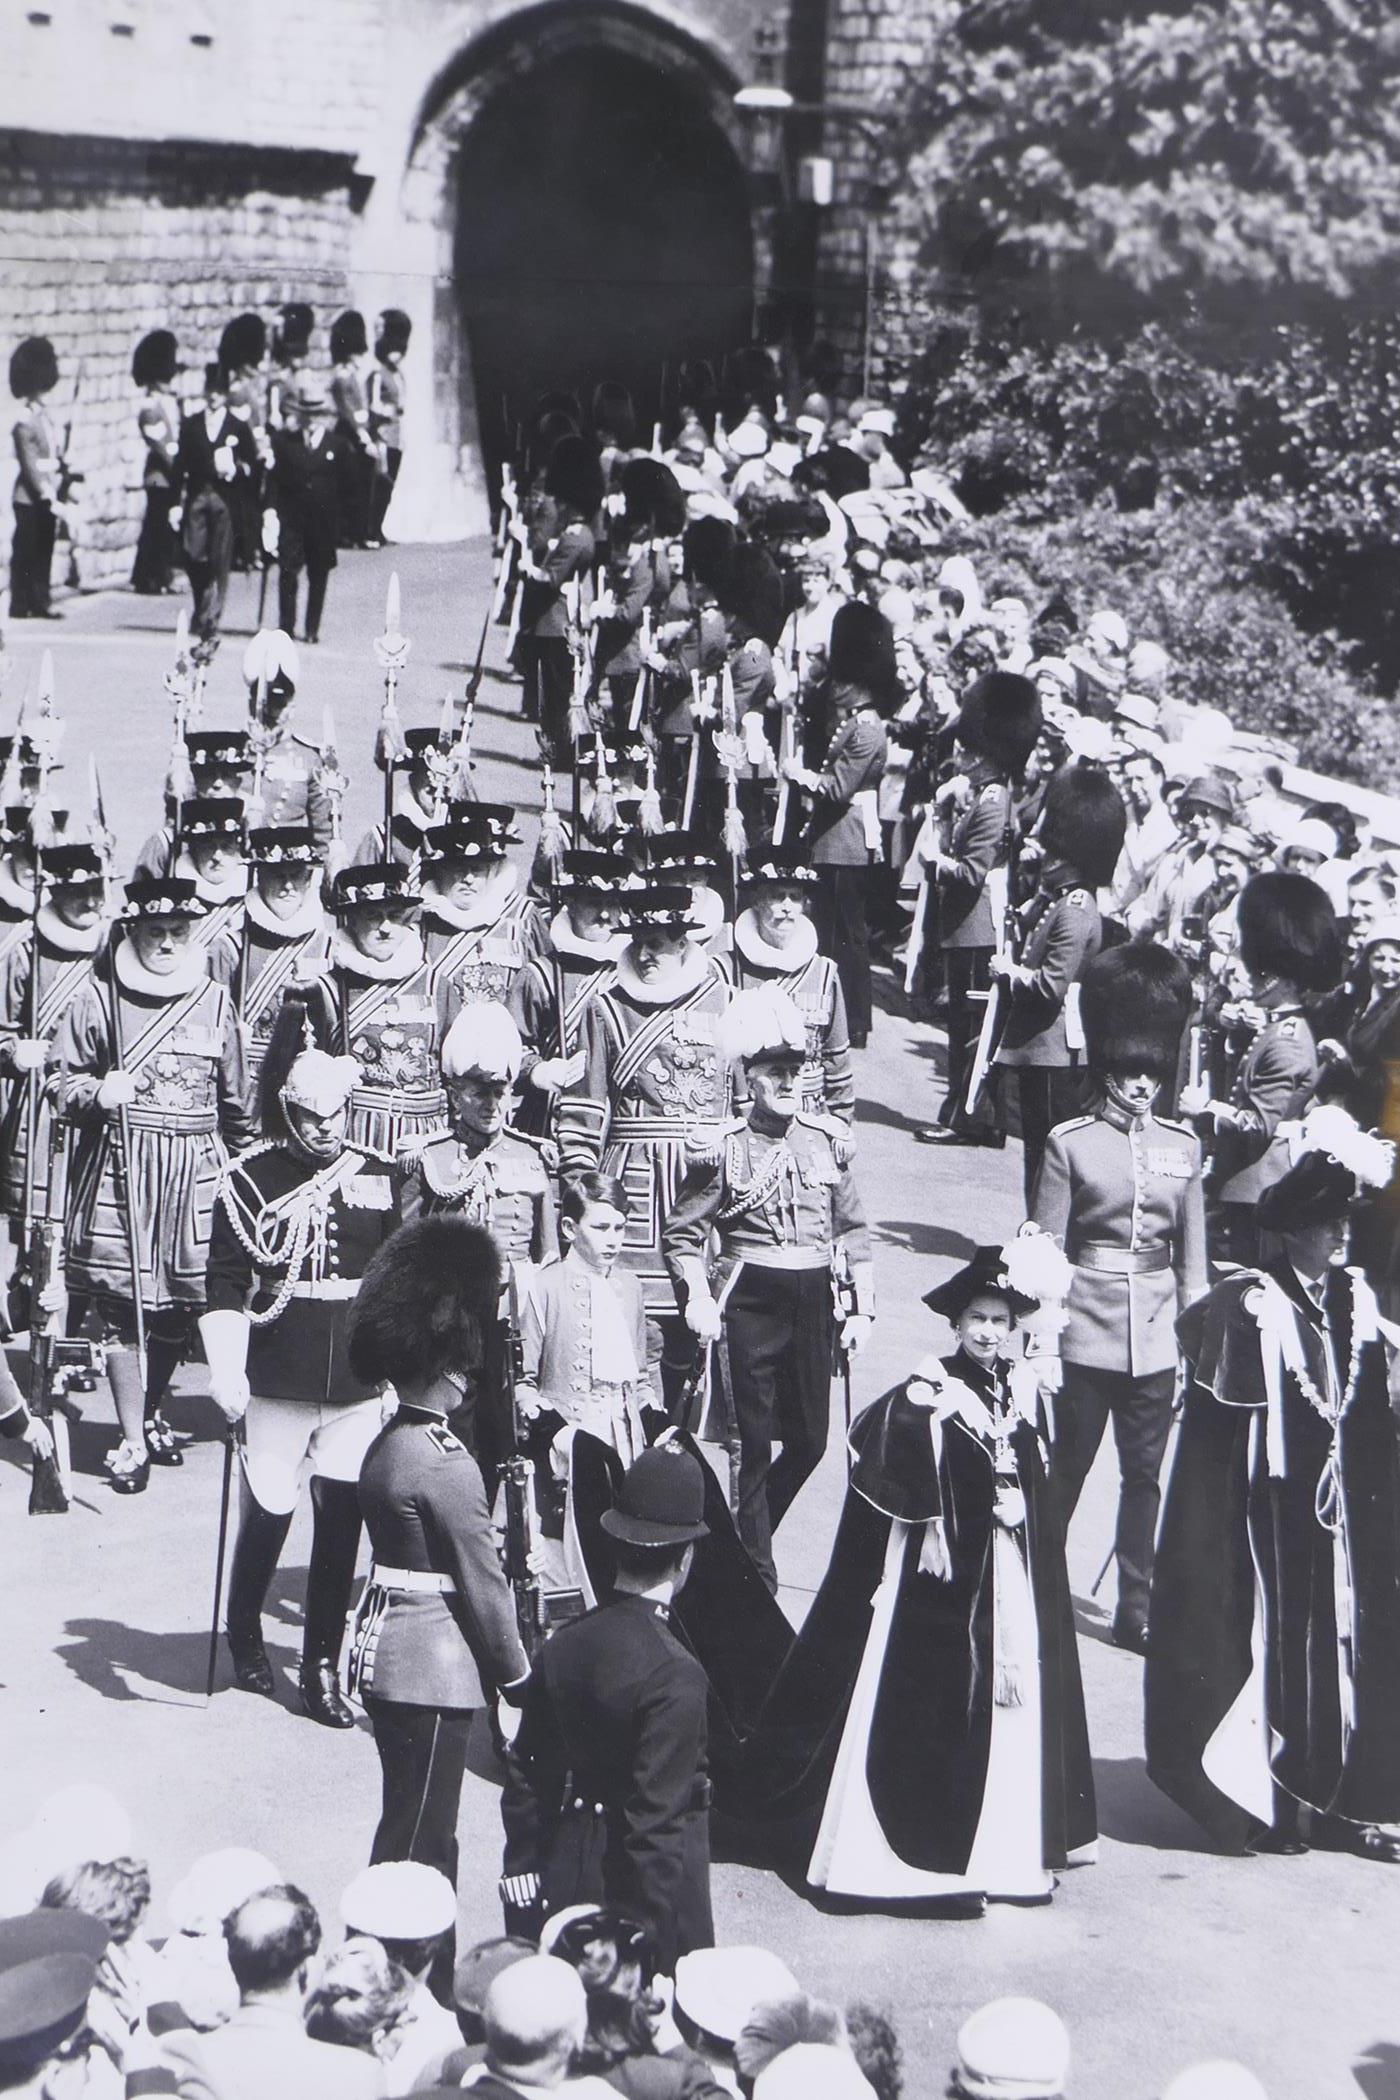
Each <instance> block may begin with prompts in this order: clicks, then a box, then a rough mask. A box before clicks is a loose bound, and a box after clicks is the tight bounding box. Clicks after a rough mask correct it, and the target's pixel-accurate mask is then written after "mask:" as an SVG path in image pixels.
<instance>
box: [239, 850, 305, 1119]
mask: <svg viewBox="0 0 1400 2100" xmlns="http://www.w3.org/2000/svg"><path fill="white" fill-rule="evenodd" d="M248 860H249V864H250V866H251V869H252V876H253V881H252V887H251V888H250V889H249V891H248V894H247V896H246V897H245V898H244V900H243V917H242V923H241V924H240V925H238V926H236V927H235V928H234V929H233V931H232V933H231V935H230V936H228V937H227V939H228V944H229V950H230V952H229V955H228V960H227V964H226V968H225V977H226V982H227V983H228V984H229V985H230V986H231V988H232V991H233V1004H234V1011H235V1012H236V1014H237V1015H238V1018H239V1020H240V1021H241V1022H242V1024H243V1032H244V1038H245V1042H246V1046H247V1055H248V1069H249V1072H250V1074H251V1075H252V1077H253V1078H254V1079H255V1080H256V1078H257V1075H258V1073H259V1071H260V1070H261V1068H262V1061H263V1057H264V1056H265V1054H266V1051H267V1045H268V1042H269V1040H270V1038H271V1035H272V1031H273V1027H274V1026H275V1024H276V1021H277V1016H278V1014H279V1013H280V1012H281V1010H282V1002H283V1000H284V999H285V998H286V996H287V994H288V992H295V991H299V990H301V989H303V988H304V986H305V984H306V983H307V981H308V980H309V979H312V978H316V977H319V976H320V975H321V973H322V971H323V970H324V969H325V966H326V961H327V956H328V952H329V948H330V938H331V927H330V921H329V920H328V918H327V917H326V911H325V906H324V905H323V904H322V902H321V893H320V882H319V877H320V872H321V864H320V856H319V854H318V853H317V850H316V839H315V835H314V834H313V832H312V830H311V828H310V826H309V825H304V826H303V825H296V824H260V825H258V826H257V827H256V828H255V829H254V830H252V831H250V832H249V834H248Z"/></svg>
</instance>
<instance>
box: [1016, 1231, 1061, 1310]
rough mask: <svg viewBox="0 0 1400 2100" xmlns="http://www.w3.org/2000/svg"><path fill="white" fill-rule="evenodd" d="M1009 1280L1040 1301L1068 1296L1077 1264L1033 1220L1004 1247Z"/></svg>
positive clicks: (1018, 1289) (1026, 1296) (1024, 1293)
mask: <svg viewBox="0 0 1400 2100" xmlns="http://www.w3.org/2000/svg"><path fill="white" fill-rule="evenodd" d="M1001 1266H1002V1271H1003V1273H1004V1275H1005V1277H1006V1281H1007V1283H1008V1285H1009V1286H1010V1288H1011V1289H1012V1290H1013V1291H1016V1292H1018V1293H1019V1294H1020V1296H1021V1297H1023V1298H1034V1299H1035V1300H1036V1302H1037V1304H1044V1303H1045V1302H1046V1300H1047V1299H1052V1298H1060V1299H1063V1298H1067V1297H1068V1296H1069V1287H1070V1284H1071V1282H1072V1281H1073V1279H1074V1268H1073V1265H1072V1263H1071V1262H1070V1261H1069V1259H1068V1258H1067V1256H1066V1255H1065V1253H1064V1251H1063V1250H1062V1248H1061V1247H1060V1245H1059V1243H1058V1242H1057V1241H1056V1240H1054V1239H1052V1238H1051V1236H1050V1234H1049V1233H1048V1232H1042V1231H1041V1229H1040V1227H1039V1226H1038V1225H1033V1224H1031V1223H1030V1221H1029V1220H1027V1222H1026V1223H1025V1224H1024V1225H1023V1226H1022V1227H1021V1229H1020V1231H1019V1232H1018V1233H1017V1234H1016V1237H1015V1238H1014V1239H1010V1240H1008V1241H1007V1242H1006V1245H1005V1246H1004V1247H1003V1248H1002V1250H1001Z"/></svg>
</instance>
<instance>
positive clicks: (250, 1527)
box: [200, 1005, 394, 1728]
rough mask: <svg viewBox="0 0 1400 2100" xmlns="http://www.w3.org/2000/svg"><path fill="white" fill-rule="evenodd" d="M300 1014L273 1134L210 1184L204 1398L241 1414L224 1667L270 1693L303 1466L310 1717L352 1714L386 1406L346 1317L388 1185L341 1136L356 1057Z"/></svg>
mask: <svg viewBox="0 0 1400 2100" xmlns="http://www.w3.org/2000/svg"><path fill="white" fill-rule="evenodd" d="M304 1025H305V1023H304V1014H303V1013H302V1012H300V1011H298V1010H297V1008H296V1006H295V1005H292V1006H288V1007H287V1008H286V1009H285V1010H284V1012H283V1014H282V1016H281V1019H280V1021H279V1023H278V1027H277V1029H276V1030H275V1031H274V1035H273V1040H272V1042H271V1043H270V1044H269V1046H268V1051H267V1056H266V1058H265V1059H264V1061H263V1070H262V1116H263V1128H264V1130H265V1131H266V1132H267V1133H268V1135H267V1136H266V1137H265V1138H264V1140H263V1142H262V1143H261V1144H257V1145H254V1146H252V1147H250V1149H249V1150H248V1151H246V1152H245V1153H243V1155H242V1156H241V1158H239V1159H238V1160H237V1161H235V1163H234V1164H233V1165H232V1166H231V1167H230V1168H229V1169H228V1171H227V1173H226V1174H225V1176H224V1179H223V1181H222V1183H221V1185H220V1188H219V1195H218V1201H217V1204H216V1206H215V1212H214V1229H213V1239H212V1244H211V1247H210V1254H209V1310H208V1312H207V1313H205V1315H204V1316H203V1318H202V1319H201V1321H200V1333H201V1334H202V1336H203V1338H204V1351H205V1355H206V1357H207V1358H208V1361H209V1383H210V1390H211V1392H212V1394H213V1397H214V1400H215V1402H216V1403H217V1405H218V1406H219V1407H220V1408H222V1410H223V1412H224V1413H225V1414H226V1415H227V1416H228V1418H229V1420H230V1421H232V1422H237V1421H239V1420H240V1418H241V1419H242V1422H243V1432H244V1442H243V1474H244V1488H245V1493H244V1497H243V1517H242V1522H241V1524H240V1526H239V1532H238V1543H237V1545H236V1546H235V1548H234V1555H233V1569H232V1573H231V1576H230V1579H229V1597H228V1618H227V1627H228V1643H229V1649H230V1652H231V1653H232V1656H233V1667H234V1675H235V1678H236V1680H237V1682H238V1684H239V1686H240V1688H241V1689H242V1690H243V1691H245V1692H256V1693H258V1694H260V1695H261V1696H262V1697H263V1698H265V1699H273V1698H275V1697H276V1690H275V1685H274V1679H273V1675H272V1667H271V1664H270V1663H269V1661H268V1658H267V1651H266V1649H265V1648H264V1647H263V1637H262V1606H263V1599H264V1598H265V1597H266V1595H267V1587H268V1584H269V1583H270V1582H271V1580H272V1575H273V1571H274V1569H275V1568H276V1566H277V1561H278V1556H279V1555H280V1553H281V1551H282V1547H283V1544H284V1543H285V1540H286V1537H287V1531H288V1529H289V1527H290V1525H291V1521H292V1512H293V1511H294V1509H295V1508H296V1500H297V1491H298V1488H299V1486H300V1483H301V1479H302V1476H303V1474H304V1473H305V1472H307V1471H309V1472H310V1474H311V1502H312V1508H313V1510H314V1513H315V1529H314V1531H313V1533H312V1541H311V1566H310V1569H309V1572H308V1575H307V1585H306V1634H305V1639H304V1641H303V1645H302V1658H301V1679H300V1689H301V1700H302V1705H303V1706H304V1707H305V1709H306V1712H307V1713H308V1714H309V1715H310V1717H311V1719H312V1720H313V1721H319V1722H321V1723H322V1724H323V1725H324V1726H325V1727H327V1728H351V1727H353V1726H354V1718H355V1717H354V1715H353V1714H352V1712H351V1711H350V1708H349V1707H348V1706H347V1705H346V1703H345V1701H344V1700H343V1699H342V1698H341V1696H340V1691H339V1688H338V1686H337V1683H336V1671H337V1667H338V1664H339V1661H340V1644H341V1637H342V1635H343V1633H344V1629H345V1614H346V1612H347V1611H348V1609H349V1606H350V1591H351V1587H352V1585H353V1583H354V1579H355V1556H356V1553H357V1551H358V1549H359V1542H360V1507H359V1501H358V1497H357V1491H356V1482H357V1481H358V1479H359V1474H360V1466H361V1463H362V1461H363V1459H364V1455H365V1453H366V1451H367V1450H368V1449H369V1446H370V1444H371V1442H372V1441H373V1439H374V1437H375V1435H376V1433H377V1432H378V1430H379V1427H380V1424H381V1422H382V1421H383V1406H382V1403H381V1401H380V1399H379V1396H378V1390H377V1381H374V1380H364V1379H361V1378H357V1377H356V1375H355V1373H354V1371H353V1370H352V1368H351V1366H350V1364H349V1361H348V1359H347V1356H346V1329H347V1325H348V1321H349V1315H350V1308H351V1304H352V1301H353V1299H354V1296H355V1292H356V1290H357V1289H358V1287H359V1280H360V1278H361V1276H363V1274H364V1272H365V1269H366V1267H367V1266H368V1263H369V1261H370V1258H371V1256H372V1255H373V1254H374V1253H375V1252H376V1251H377V1250H378V1248H379V1246H380V1244H381V1242H382V1241H383V1240H384V1239H386V1238H387V1237H388V1234H389V1233H390V1231H391V1230H392V1229H393V1225H394V1210H393V1186H392V1182H391V1180H390V1177H389V1173H388V1169H387V1168H386V1167H384V1166H383V1164H382V1163H381V1162H379V1161H376V1160H372V1159H368V1158H366V1156H365V1155H364V1154H363V1153H362V1152H358V1151H356V1150H355V1149H354V1148H353V1147H351V1146H348V1145H347V1144H346V1142H345V1128H346V1118H347V1113H348V1108H349V1101H350V1093H351V1089H352V1087H353V1086H354V1084H355V1081H356V1079H357V1078H358V1076H359V1074H358V1070H357V1067H356V1065H355V1063H354V1060H353V1059H351V1058H348V1057H328V1056H327V1055H326V1054H325V1052H324V1051H321V1050H312V1049H306V1048H303V1047H301V1046H302V1043H303V1041H304Z"/></svg>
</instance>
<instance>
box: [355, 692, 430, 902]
mask: <svg viewBox="0 0 1400 2100" xmlns="http://www.w3.org/2000/svg"><path fill="white" fill-rule="evenodd" d="M403 743H404V751H405V753H406V761H405V762H403V763H401V764H400V765H396V767H395V771H396V772H397V773H398V779H397V781H396V783H395V788H394V818H393V823H392V824H391V826H390V828H389V839H388V843H387V845H386V843H385V839H384V826H383V824H382V823H381V824H376V825H374V826H373V828H372V829H371V830H369V831H367V832H366V833H365V835H364V837H363V838H362V839H361V840H360V843H359V845H358V847H357V848H356V850H355V858H356V860H357V861H368V860H394V861H398V862H399V863H400V864H401V865H402V866H403V867H405V868H407V867H410V866H414V865H416V863H417V860H418V856H419V854H420V853H421V852H422V850H423V838H424V834H425V833H426V832H427V831H428V830H429V829H430V828H431V827H432V826H433V825H434V824H441V823H442V822H443V821H444V819H445V818H446V817H447V815H448V813H449V812H448V790H449V788H450V786H451V775H452V761H451V756H450V747H449V745H448V743H447V741H446V740H445V738H444V735H443V732H442V730H441V729H440V728H433V729H430V728H427V727H424V726H415V727H414V728H412V729H405V731H404V733H403ZM378 763H379V764H380V765H382V764H383V763H384V756H383V755H381V756H380V757H379V759H378Z"/></svg>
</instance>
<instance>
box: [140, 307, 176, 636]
mask: <svg viewBox="0 0 1400 2100" xmlns="http://www.w3.org/2000/svg"><path fill="white" fill-rule="evenodd" d="M178 358H179V345H178V343H177V342H176V340H175V338H174V336H173V335H172V334H171V333H170V330H169V329H168V328H157V329H154V330H153V331H152V332H151V334H150V335H144V336H142V338H141V340H140V342H139V343H138V344H137V345H136V349H135V351H134V352H133V354H132V359H131V376H132V378H133V380H134V381H135V383H136V385H137V386H139V387H140V388H141V391H142V396H143V398H142V402H141V406H140V408H139V410H138V411H137V415H136V424H137V428H138V429H139V431H140V433H141V442H142V444H143V445H144V446H145V448H146V457H145V461H144V463H143V466H142V471H141V486H142V488H143V489H144V491H145V496H146V510H145V515H144V516H143V518H142V520H141V531H140V534H139V535H138V537H137V541H136V557H135V560H134V561H133V563H132V569H131V588H132V589H133V590H134V591H135V592H136V593H137V595H138V596H139V597H142V598H159V597H162V596H163V595H164V593H165V592H166V591H168V590H170V589H171V588H172V587H173V583H174V576H175V535H174V533H173V532H172V531H171V530H170V508H171V505H172V504H173V503H174V501H175V450H176V447H177V445H178V444H179V442H180V403H179V401H178V399H177V398H176V394H175V374H176V372H177V371H178V370H179V364H178Z"/></svg>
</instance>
